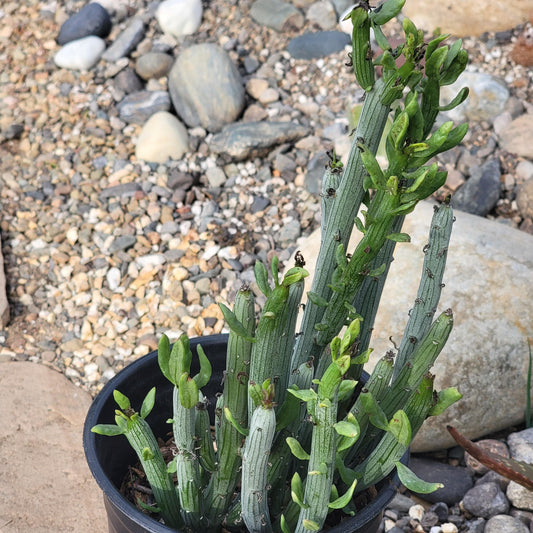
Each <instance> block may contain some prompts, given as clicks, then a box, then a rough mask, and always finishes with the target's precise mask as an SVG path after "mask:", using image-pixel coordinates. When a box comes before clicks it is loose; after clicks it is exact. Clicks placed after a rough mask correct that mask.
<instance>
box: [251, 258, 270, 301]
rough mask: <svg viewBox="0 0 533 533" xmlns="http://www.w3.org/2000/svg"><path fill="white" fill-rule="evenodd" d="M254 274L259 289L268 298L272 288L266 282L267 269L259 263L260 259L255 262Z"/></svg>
mask: <svg viewBox="0 0 533 533" xmlns="http://www.w3.org/2000/svg"><path fill="white" fill-rule="evenodd" d="M254 274H255V281H256V283H257V286H258V287H259V290H260V291H261V292H262V293H263V294H264V295H265V296H266V297H267V298H268V296H269V295H270V293H271V292H272V289H271V287H270V285H269V283H268V270H267V268H266V266H265V265H264V264H263V263H261V261H257V262H256V263H255V265H254Z"/></svg>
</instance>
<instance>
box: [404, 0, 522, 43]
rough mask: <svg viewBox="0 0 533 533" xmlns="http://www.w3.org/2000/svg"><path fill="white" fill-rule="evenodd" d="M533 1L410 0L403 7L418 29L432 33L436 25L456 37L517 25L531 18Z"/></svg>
mask: <svg viewBox="0 0 533 533" xmlns="http://www.w3.org/2000/svg"><path fill="white" fill-rule="evenodd" d="M530 12H531V3H530V2H529V1H528V0H509V1H508V2H501V3H500V2H491V0H478V1H477V2H467V3H466V4H463V3H458V2H456V1H454V0H442V1H440V2H427V1H426V2H425V1H424V0H410V1H409V2H406V3H405V6H404V7H403V14H404V15H405V16H406V17H409V18H410V19H411V20H412V21H413V22H414V23H415V25H416V26H417V27H418V28H419V29H424V30H426V31H428V32H430V33H431V32H433V31H434V30H436V29H437V28H439V31H440V32H442V33H451V34H452V35H456V36H457V37H465V36H468V37H476V36H479V35H481V34H482V33H485V32H487V31H494V32H496V31H502V30H508V29H511V28H514V27H515V26H518V25H519V24H522V23H524V22H526V21H527V20H528V17H529V16H530Z"/></svg>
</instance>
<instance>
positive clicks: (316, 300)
mask: <svg viewBox="0 0 533 533" xmlns="http://www.w3.org/2000/svg"><path fill="white" fill-rule="evenodd" d="M307 297H308V298H309V300H310V301H311V303H313V304H315V305H317V306H318V307H327V306H328V301H327V300H326V299H325V298H322V296H320V295H319V294H317V293H316V292H312V291H309V292H308V293H307Z"/></svg>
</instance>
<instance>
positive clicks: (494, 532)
mask: <svg viewBox="0 0 533 533" xmlns="http://www.w3.org/2000/svg"><path fill="white" fill-rule="evenodd" d="M484 533H529V528H528V527H527V526H526V525H525V524H524V523H523V522H521V521H520V520H519V519H518V518H515V517H514V516H508V515H503V514H502V515H496V516H493V517H492V518H490V519H489V520H488V521H487V523H486V525H485V530H484Z"/></svg>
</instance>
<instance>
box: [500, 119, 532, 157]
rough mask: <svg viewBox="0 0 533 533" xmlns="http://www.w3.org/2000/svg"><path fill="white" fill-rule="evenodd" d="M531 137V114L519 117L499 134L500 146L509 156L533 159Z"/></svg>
mask: <svg viewBox="0 0 533 533" xmlns="http://www.w3.org/2000/svg"><path fill="white" fill-rule="evenodd" d="M532 135H533V114H530V113H526V114H524V115H520V116H519V117H518V118H516V119H515V120H513V121H512V122H511V123H510V124H509V125H508V126H507V127H506V128H504V129H503V131H502V132H501V133H500V135H499V142H500V146H501V147H502V149H503V150H505V151H507V152H509V153H511V154H514V155H518V156H522V157H526V158H528V159H533V146H532V144H531V142H530V139H531V136H532Z"/></svg>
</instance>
